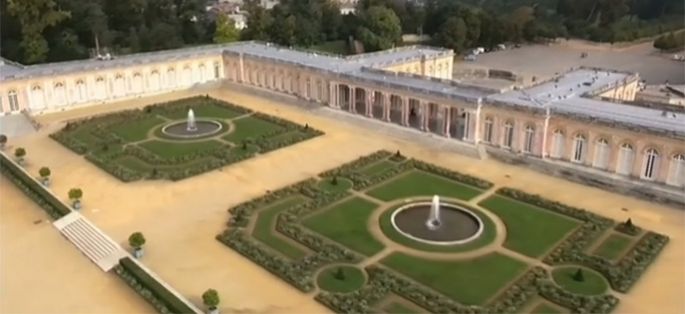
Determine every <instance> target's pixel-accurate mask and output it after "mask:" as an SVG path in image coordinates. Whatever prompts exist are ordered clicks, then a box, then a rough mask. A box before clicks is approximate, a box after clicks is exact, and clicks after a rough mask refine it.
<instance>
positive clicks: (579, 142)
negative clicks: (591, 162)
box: [571, 134, 587, 163]
mask: <svg viewBox="0 0 685 314" xmlns="http://www.w3.org/2000/svg"><path fill="white" fill-rule="evenodd" d="M586 146H587V144H586V140H585V136H583V135H582V134H577V135H576V136H575V137H574V138H573V159H571V160H572V161H573V162H578V163H582V162H583V161H585V151H587V147H586Z"/></svg>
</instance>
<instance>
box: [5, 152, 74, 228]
mask: <svg viewBox="0 0 685 314" xmlns="http://www.w3.org/2000/svg"><path fill="white" fill-rule="evenodd" d="M0 172H2V174H3V175H5V176H6V177H7V178H8V179H10V181H12V182H13V183H14V184H15V185H16V186H17V188H19V189H20V190H21V191H22V192H24V194H26V195H27V196H28V197H29V198H31V199H32V200H33V201H34V202H35V203H36V204H38V206H40V207H41V208H43V210H45V212H47V213H48V215H50V217H52V218H53V219H55V220H57V219H59V218H62V217H63V216H66V215H67V214H69V213H71V209H69V207H67V206H66V205H64V203H62V202H61V201H60V200H59V199H57V198H56V197H55V196H54V195H52V194H51V193H50V192H48V191H47V190H46V189H45V187H43V186H42V185H41V184H39V183H38V182H36V181H35V180H34V179H33V178H31V177H30V176H28V175H27V174H26V173H24V171H22V169H20V168H19V166H17V165H16V164H15V163H14V162H12V161H11V160H10V159H9V158H7V157H6V156H5V155H4V154H0Z"/></svg>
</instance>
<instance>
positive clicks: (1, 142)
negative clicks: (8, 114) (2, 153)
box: [0, 134, 7, 149]
mask: <svg viewBox="0 0 685 314" xmlns="http://www.w3.org/2000/svg"><path fill="white" fill-rule="evenodd" d="M5 144H7V135H5V134H0V149H5Z"/></svg>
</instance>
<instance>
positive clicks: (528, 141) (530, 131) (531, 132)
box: [523, 125, 535, 153]
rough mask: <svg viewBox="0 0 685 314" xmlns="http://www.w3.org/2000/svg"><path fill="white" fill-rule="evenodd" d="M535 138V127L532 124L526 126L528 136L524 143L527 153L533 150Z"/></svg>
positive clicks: (524, 149)
mask: <svg viewBox="0 0 685 314" xmlns="http://www.w3.org/2000/svg"><path fill="white" fill-rule="evenodd" d="M534 139H535V128H534V127H533V126H532V125H529V126H526V137H525V140H526V141H525V142H524V143H523V144H524V145H523V151H524V152H526V153H531V152H533V140H534Z"/></svg>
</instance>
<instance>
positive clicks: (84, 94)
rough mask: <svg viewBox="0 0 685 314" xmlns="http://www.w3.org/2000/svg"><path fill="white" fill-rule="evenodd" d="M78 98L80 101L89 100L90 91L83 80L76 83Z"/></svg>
mask: <svg viewBox="0 0 685 314" xmlns="http://www.w3.org/2000/svg"><path fill="white" fill-rule="evenodd" d="M76 98H78V101H86V99H87V98H88V89H87V87H86V83H84V82H83V80H78V81H76Z"/></svg>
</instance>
